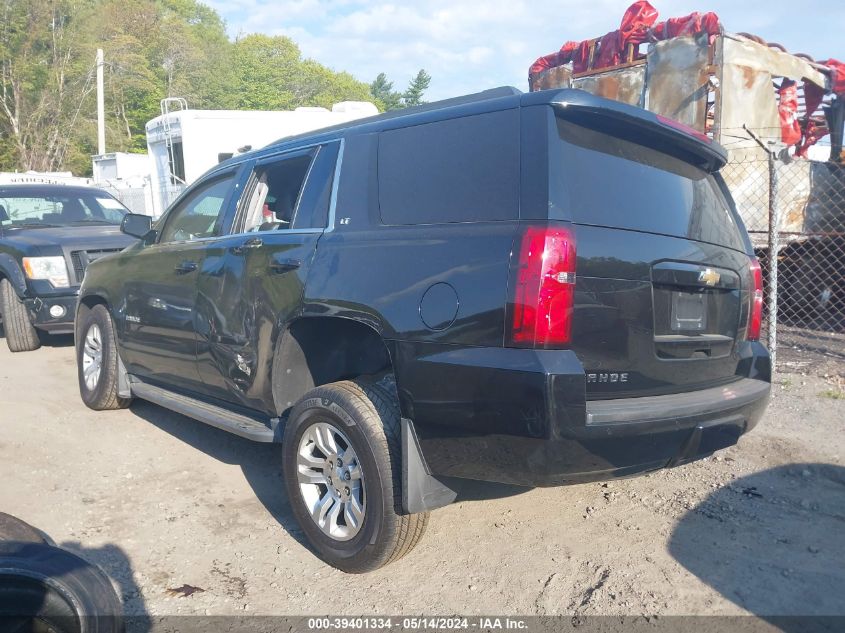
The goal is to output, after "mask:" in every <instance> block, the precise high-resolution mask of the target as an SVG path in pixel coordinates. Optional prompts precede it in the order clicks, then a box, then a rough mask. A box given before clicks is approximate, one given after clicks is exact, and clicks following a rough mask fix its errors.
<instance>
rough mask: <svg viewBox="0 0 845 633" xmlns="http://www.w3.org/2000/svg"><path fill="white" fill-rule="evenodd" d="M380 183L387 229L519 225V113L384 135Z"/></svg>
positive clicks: (380, 154)
mask: <svg viewBox="0 0 845 633" xmlns="http://www.w3.org/2000/svg"><path fill="white" fill-rule="evenodd" d="M378 181H379V207H380V209H381V218H382V221H383V222H384V223H385V224H439V223H446V222H477V221H491V220H511V219H515V218H518V217H519V113H518V110H515V109H514V110H504V111H499V112H491V113H487V114H479V115H474V116H468V117H463V118H459V119H450V120H447V121H438V122H436V123H426V124H423V125H417V126H414V127H410V128H403V129H399V130H390V131H388V132H382V134H381V135H380V137H379V150H378Z"/></svg>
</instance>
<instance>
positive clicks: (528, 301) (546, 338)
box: [507, 226, 575, 348]
mask: <svg viewBox="0 0 845 633" xmlns="http://www.w3.org/2000/svg"><path fill="white" fill-rule="evenodd" d="M518 248H519V250H518V251H517V252H515V253H513V254H511V283H510V288H511V303H510V304H509V310H508V313H509V314H508V324H509V331H508V336H507V338H508V344H509V345H510V346H512V347H534V348H557V347H564V346H566V345H567V344H569V342H570V341H571V336H572V312H573V309H574V303H575V236H574V234H573V232H572V231H571V230H570V229H567V228H561V227H547V226H529V227H527V228H525V229H524V230H523V233H522V236H521V238H520V239H519V246H518Z"/></svg>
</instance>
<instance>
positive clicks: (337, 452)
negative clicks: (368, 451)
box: [296, 422, 367, 541]
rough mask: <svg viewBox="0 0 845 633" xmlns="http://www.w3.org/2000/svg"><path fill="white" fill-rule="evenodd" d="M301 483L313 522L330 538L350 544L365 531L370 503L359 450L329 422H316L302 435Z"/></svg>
mask: <svg viewBox="0 0 845 633" xmlns="http://www.w3.org/2000/svg"><path fill="white" fill-rule="evenodd" d="M296 462H297V479H298V480H299V492H300V494H301V495H302V500H303V501H304V502H305V505H306V507H307V509H308V511H309V513H310V514H311V518H312V519H314V522H315V523H316V524H317V526H318V527H319V528H320V529H321V530H322V531H323V534H325V535H326V536H328V537H329V538H333V539H335V540H338V541H348V540H349V539H351V538H353V537H354V536H355V535H356V534H358V532H359V531H360V530H361V524H362V523H363V521H364V512H365V509H366V504H367V500H366V498H365V496H364V478H363V476H362V474H361V464H359V463H358V456H357V455H356V454H355V449H354V448H352V444H351V443H350V442H349V440H348V439H347V438H346V436H345V435H344V434H343V433H342V432H341V431H340V430H338V429H337V428H336V427H334V426H333V425H332V424H330V423H328V422H315V423H314V424H312V425H311V426H309V427H308V428H307V429H306V430H305V432H304V433H303V434H302V438H301V439H300V441H299V451H297V457H296Z"/></svg>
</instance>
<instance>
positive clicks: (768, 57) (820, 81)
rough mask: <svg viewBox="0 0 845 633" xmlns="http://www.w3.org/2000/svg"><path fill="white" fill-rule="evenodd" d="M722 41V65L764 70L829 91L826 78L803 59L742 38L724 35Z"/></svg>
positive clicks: (776, 75)
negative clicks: (804, 80) (805, 80)
mask: <svg viewBox="0 0 845 633" xmlns="http://www.w3.org/2000/svg"><path fill="white" fill-rule="evenodd" d="M722 40H723V41H722V61H723V62H724V63H725V64H734V65H736V66H745V67H748V68H752V69H753V70H757V71H763V70H764V71H767V72H768V73H770V74H771V75H774V76H775V77H789V78H790V79H794V80H795V81H800V80H801V79H807V80H809V81H812V82H813V83H814V84H816V85H817V86H819V87H821V88H829V86H828V85H827V84H828V79H827V77H825V75H824V74H823V73H821V72H820V71H819V70H817V69H816V67H815V66H813V65H812V64H810V63H809V62H808V61H807V60H806V59H803V58H801V57H797V56H795V55H791V54H790V53H786V52H784V51H781V50H778V49H776V48H772V47H770V46H763V45H762V44H758V43H757V42H754V41H752V40H749V39H748V38H746V37H743V36H742V35H732V34H728V33H726V34H725V35H723V36H722Z"/></svg>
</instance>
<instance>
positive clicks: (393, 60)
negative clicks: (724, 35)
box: [205, 0, 845, 100]
mask: <svg viewBox="0 0 845 633" xmlns="http://www.w3.org/2000/svg"><path fill="white" fill-rule="evenodd" d="M205 2H206V3H207V4H209V5H211V6H213V7H214V8H215V9H217V11H219V12H220V14H221V15H222V16H223V17H224V18H225V19H226V23H227V25H228V29H229V33H230V35H232V36H233V37H235V36H237V35H238V34H239V33H244V34H245V33H267V34H270V35H287V36H289V37H291V38H292V39H293V40H295V41H296V42H297V43H298V44H299V46H300V48H301V49H302V52H303V54H304V55H305V56H306V57H311V58H313V59H315V60H317V61H319V62H321V63H322V64H325V65H327V66H329V67H331V68H333V69H335V70H346V71H348V72H350V73H352V74H353V75H354V76H355V77H357V78H358V79H360V80H362V81H366V82H367V83H369V82H370V81H372V80H373V79H374V78H375V76H376V75H377V74H378V73H379V72H385V73H387V75H388V78H389V79H391V80H392V81H394V83H395V88H398V89H404V87H405V86H406V85H407V83H408V81H409V80H410V78H411V77H413V76H414V75H415V74H416V72H417V71H418V70H419V69H420V68H425V69H426V70H427V71H428V72H429V74H431V75H432V77H433V80H432V82H431V87H430V89H429V91H428V93H427V95H426V98H427V99H428V100H435V99H441V98H447V97H451V96H456V95H460V94H466V93H469V92H475V91H477V90H481V89H485V88H490V87H494V86H500V85H513V86H516V87H517V88H520V89H521V90H527V80H526V75H527V69H528V66H529V65H530V64H531V63H532V62H533V61H534V60H535V59H536V58H537V57H539V56H540V55H545V54H546V53H550V52H553V51H555V50H557V49H558V48H560V46H561V44H563V42H564V41H566V40H580V39H586V38H590V37H598V36H600V35H603V34H604V33H606V32H608V31H610V30H613V29H616V28H618V27H619V22H620V20H621V18H622V14H623V13H624V12H625V9H626V8H627V7H628V5H629V4H630V3H631V0H580V1H574V0H558V1H557V2H545V3H540V2H523V1H521V0H485V1H483V2H482V1H469V0H418V1H415V2H390V1H382V0H371V1H369V2H365V1H361V0H205ZM651 3H652V5H654V6H655V8H656V9H657V10H658V11H659V12H660V17H659V18H658V19H666V18H669V17H675V16H680V15H685V14H688V13H690V12H692V11H715V12H716V13H717V14H718V15H719V17H720V18H721V21H722V24H724V25H725V28H726V30H728V31H732V32H739V31H746V32H750V33H754V34H756V35H759V36H761V37H763V38H764V39H766V40H768V41H770V42H778V43H780V44H782V45H784V46H785V47H786V48H787V49H788V50H789V51H791V52H803V53H807V54H809V55H812V56H813V57H814V58H816V59H827V58H829V57H833V58H836V59H840V60H842V61H845V36H843V33H845V2H843V1H842V0H817V1H816V2H814V3H812V9H809V8H803V9H802V8H801V6H802V4H803V3H801V2H796V1H795V0H793V1H787V0H733V1H730V0H700V1H696V0H671V1H670V0H662V1H661V0H651Z"/></svg>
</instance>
